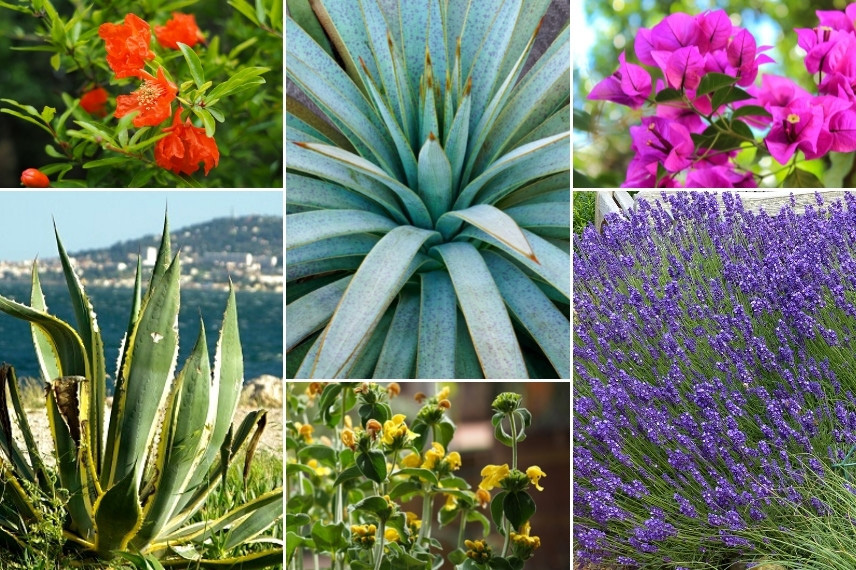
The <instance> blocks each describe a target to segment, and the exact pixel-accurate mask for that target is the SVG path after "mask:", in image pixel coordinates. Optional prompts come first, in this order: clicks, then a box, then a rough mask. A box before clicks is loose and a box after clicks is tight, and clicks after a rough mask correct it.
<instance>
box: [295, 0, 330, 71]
mask: <svg viewBox="0 0 856 570" xmlns="http://www.w3.org/2000/svg"><path fill="white" fill-rule="evenodd" d="M286 5H287V6H288V13H289V14H290V15H291V17H292V18H294V20H295V21H296V22H297V23H298V24H299V25H300V27H301V28H303V29H304V30H306V33H307V34H309V36H310V37H311V38H312V39H313V40H315V42H316V43H317V44H318V45H319V46H321V47H322V48H323V49H324V51H326V52H327V53H328V54H329V55H330V57H333V48H332V46H331V45H330V40H328V39H327V35H326V34H325V33H324V29H323V28H322V27H321V24H320V23H319V22H318V18H316V17H315V13H314V12H313V11H312V7H311V6H310V5H309V0H287V3H286Z"/></svg>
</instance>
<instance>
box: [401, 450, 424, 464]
mask: <svg viewBox="0 0 856 570" xmlns="http://www.w3.org/2000/svg"><path fill="white" fill-rule="evenodd" d="M421 462H422V458H421V457H420V456H419V454H418V453H411V454H410V455H407V456H405V457H404V459H402V460H401V466H402V467H419V464H420V463H421Z"/></svg>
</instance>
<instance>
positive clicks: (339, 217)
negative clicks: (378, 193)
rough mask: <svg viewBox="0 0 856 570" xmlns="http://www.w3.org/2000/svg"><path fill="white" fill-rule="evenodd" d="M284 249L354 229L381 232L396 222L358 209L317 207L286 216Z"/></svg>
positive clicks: (347, 232) (347, 233) (354, 231)
mask: <svg viewBox="0 0 856 570" xmlns="http://www.w3.org/2000/svg"><path fill="white" fill-rule="evenodd" d="M286 220H287V222H286V225H285V226H286V228H285V231H286V243H287V244H288V245H287V246H286V249H287V250H289V249H293V248H296V247H299V246H302V245H307V244H310V243H313V242H316V241H320V240H323V239H328V238H332V237H336V236H342V235H349V234H357V233H385V232H389V231H390V230H394V229H396V228H397V227H398V226H396V224H395V223H394V222H393V221H392V220H390V219H389V218H385V217H383V216H379V215H377V214H372V213H370V212H363V211H361V210H317V211H312V212H301V213H299V214H289V215H288V216H286Z"/></svg>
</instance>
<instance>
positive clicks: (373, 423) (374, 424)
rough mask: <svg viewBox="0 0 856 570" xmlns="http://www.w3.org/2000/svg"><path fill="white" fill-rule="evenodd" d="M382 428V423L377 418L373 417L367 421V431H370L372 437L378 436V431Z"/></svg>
mask: <svg viewBox="0 0 856 570" xmlns="http://www.w3.org/2000/svg"><path fill="white" fill-rule="evenodd" d="M382 429H383V426H382V425H380V422H379V421H377V420H375V419H371V420H369V421H368V423H366V431H367V432H368V433H369V435H370V436H371V437H372V439H374V438H376V437H377V434H378V432H379V431H381V430H382Z"/></svg>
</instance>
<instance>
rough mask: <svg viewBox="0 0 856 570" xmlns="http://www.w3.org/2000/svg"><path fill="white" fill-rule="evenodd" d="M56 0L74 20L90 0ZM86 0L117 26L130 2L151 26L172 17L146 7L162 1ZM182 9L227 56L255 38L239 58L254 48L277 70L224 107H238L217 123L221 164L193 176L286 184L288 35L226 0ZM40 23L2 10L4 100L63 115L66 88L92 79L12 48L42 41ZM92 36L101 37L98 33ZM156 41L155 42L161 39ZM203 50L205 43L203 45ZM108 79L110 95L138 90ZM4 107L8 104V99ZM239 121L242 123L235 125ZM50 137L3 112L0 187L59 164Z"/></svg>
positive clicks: (218, 182) (76, 91)
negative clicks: (49, 150)
mask: <svg viewBox="0 0 856 570" xmlns="http://www.w3.org/2000/svg"><path fill="white" fill-rule="evenodd" d="M52 1H53V5H54V6H55V7H56V9H57V12H58V13H59V14H60V15H61V16H63V17H64V18H68V17H70V15H71V14H72V13H73V11H74V5H77V4H83V2H82V1H81V0H74V1H69V0H52ZM86 4H95V5H97V6H99V7H100V8H101V9H103V10H105V13H106V14H107V16H106V19H107V20H108V21H111V22H114V23H119V22H121V21H122V20H123V18H124V16H125V13H126V11H127V6H133V8H132V9H133V10H134V13H135V14H137V15H138V16H140V17H142V18H144V19H146V20H147V21H148V22H149V23H150V24H152V25H155V24H158V25H162V24H163V23H164V22H165V21H166V20H167V19H168V18H169V11H158V12H157V16H156V18H150V16H151V14H150V13H147V12H146V11H145V8H144V6H153V5H158V4H162V2H159V1H152V0H149V1H146V2H127V3H126V2H121V3H120V2H112V1H109V0H98V1H96V2H87V3H86ZM164 4H165V3H164ZM178 11H181V12H184V13H187V14H194V15H195V16H196V23H197V24H198V26H199V29H200V30H201V31H202V33H203V35H204V36H205V38H206V40H208V41H209V42H210V41H211V39H212V38H213V37H214V36H219V37H220V53H221V54H228V53H229V52H230V50H232V49H233V48H234V47H235V46H237V45H239V44H240V43H242V42H244V41H246V40H248V39H250V38H253V37H256V38H257V39H258V41H257V42H256V44H255V45H254V46H252V48H250V49H248V50H246V51H244V52H243V53H241V54H240V58H241V60H242V61H246V60H247V59H246V58H248V57H250V55H251V54H254V53H255V55H254V57H255V61H254V63H253V64H252V65H263V66H266V67H270V68H271V70H270V71H269V72H267V73H265V74H264V75H263V77H264V78H265V81H266V82H267V83H265V84H264V85H261V86H259V88H258V89H250V90H247V91H245V92H243V93H239V94H237V95H234V96H233V97H229V98H228V99H227V101H229V102H228V103H225V104H226V105H228V107H226V106H224V107H223V109H224V110H229V111H231V112H230V114H229V115H228V116H227V117H226V122H225V123H218V125H217V133H216V135H215V137H216V140H217V145H218V148H219V150H220V164H219V166H217V167H216V168H214V169H212V170H211V172H210V173H209V174H208V176H203V175H202V171H201V170H200V171H198V172H197V173H196V174H194V178H196V179H197V180H199V181H200V183H201V184H203V185H204V186H209V187H223V186H226V187H265V188H281V187H282V150H283V149H282V84H283V77H282V69H283V67H282V66H283V60H282V39H281V38H277V37H275V36H273V35H270V34H266V33H263V32H262V31H261V30H259V28H258V27H257V26H256V25H255V24H253V23H252V22H250V21H249V20H248V19H247V18H246V17H245V16H243V15H241V14H240V13H238V12H237V11H236V10H235V9H234V8H232V7H231V6H229V4H228V3H227V0H201V1H199V2H196V3H195V4H191V5H189V6H185V7H183V8H180V9H178ZM114 12H115V15H113V13H114ZM37 24H38V22H37V21H36V19H35V18H34V17H33V16H31V15H29V14H24V13H21V12H16V11H14V10H9V9H6V8H2V7H0V98H8V99H14V100H16V101H18V102H19V103H22V104H25V105H32V106H34V107H36V108H37V109H42V107H44V106H45V105H47V106H50V107H55V108H56V109H57V114H60V113H62V112H63V111H64V110H65V104H64V103H63V101H62V98H61V97H60V93H61V92H62V91H65V92H68V93H70V94H71V95H72V96H73V97H79V96H80V95H81V90H82V89H83V88H84V87H85V86H86V85H85V81H86V80H85V78H84V76H83V74H82V73H81V72H79V71H78V72H74V73H72V74H67V73H65V72H64V70H63V69H60V70H59V71H54V70H53V68H52V67H51V65H50V56H51V54H50V53H46V52H33V51H15V50H13V49H11V48H12V46H35V45H39V42H40V40H39V38H37V37H36V36H35V35H34V34H33V30H34V29H35V28H36V25H37ZM92 41H95V42H102V40H101V38H99V37H98V36H97V35H96V36H95V37H94V38H93V39H92ZM102 43H103V42H102ZM152 43H153V45H156V41H155V40H154V39H153V40H152ZM197 49H204V48H202V47H201V46H197ZM254 50H256V51H255V52H254ZM101 79H102V80H103V84H104V86H105V88H106V89H107V90H108V91H109V92H110V96H111V98H115V96H116V95H117V94H120V93H129V92H131V91H132V90H133V89H135V88H136V87H135V86H134V82H133V81H131V82H130V84H129V85H127V86H126V87H123V88H121V89H120V88H118V87H117V86H115V85H113V86H110V85H108V82H109V79H110V77H109V76H107V74H106V73H105V74H104V76H103V77H102V78H101ZM0 106H4V107H7V106H9V105H6V104H5V103H4V104H2V105H0ZM251 106H261V107H263V108H264V107H266V108H267V109H266V110H267V111H270V112H269V113H264V112H259V111H258V110H257V109H252V110H251ZM108 109H109V110H110V111H113V110H114V109H115V101H110V102H108ZM236 125H240V126H241V128H240V129H236V128H235V126H236ZM50 141H51V138H50V136H49V135H48V134H47V133H46V132H44V131H43V130H41V129H39V128H38V127H37V126H35V125H32V124H29V123H27V122H25V121H23V120H21V119H19V118H17V117H13V116H11V115H8V114H5V113H0V187H6V188H10V187H11V188H20V187H21V182H20V177H21V171H23V170H24V169H25V168H38V167H39V166H41V165H44V164H48V163H51V162H54V159H52V158H50V157H49V156H47V155H46V154H45V151H44V148H45V145H46V144H48V142H50ZM67 177H68V178H82V176H75V171H72V172H70V173H69V174H68V175H67Z"/></svg>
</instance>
